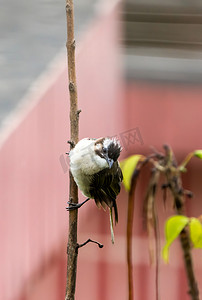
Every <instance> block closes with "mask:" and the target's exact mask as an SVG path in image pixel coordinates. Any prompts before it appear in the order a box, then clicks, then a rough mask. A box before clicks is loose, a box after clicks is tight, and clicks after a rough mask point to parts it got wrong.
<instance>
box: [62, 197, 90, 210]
mask: <svg viewBox="0 0 202 300" xmlns="http://www.w3.org/2000/svg"><path fill="white" fill-rule="evenodd" d="M88 200H90V198H87V199H86V200H85V201H83V202H81V203H72V202H70V201H68V202H67V203H68V204H69V206H68V207H66V210H67V211H71V210H75V209H78V208H79V207H81V206H82V205H83V204H84V203H86V202H87V201H88Z"/></svg>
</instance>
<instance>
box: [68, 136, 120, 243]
mask: <svg viewBox="0 0 202 300" xmlns="http://www.w3.org/2000/svg"><path fill="white" fill-rule="evenodd" d="M121 150H122V149H121V146H120V143H119V141H118V140H116V139H114V138H107V137H106V138H103V137H102V138H98V139H93V138H84V139H82V140H80V141H79V142H78V143H77V144H76V146H75V147H74V148H73V149H72V150H71V151H70V153H69V158H70V171H71V173H72V175H73V177H74V180H75V182H76V184H77V185H78V187H79V189H80V190H81V192H82V193H83V195H84V196H86V197H88V198H87V199H86V200H85V201H84V202H82V203H78V204H76V203H70V202H68V203H69V207H68V208H67V210H68V211H70V210H73V209H77V208H79V207H81V206H82V205H83V204H84V203H85V202H87V201H88V200H90V199H94V200H95V203H96V205H97V207H98V208H100V207H103V209H104V210H106V208H107V207H108V208H109V211H110V229H111V240H112V243H114V231H113V210H114V218H115V224H116V223H117V222H118V210H117V205H116V197H117V195H118V194H119V192H120V186H121V181H122V180H123V175H122V172H121V168H120V166H119V162H118V157H119V155H120V152H121Z"/></svg>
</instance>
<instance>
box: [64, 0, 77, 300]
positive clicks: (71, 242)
mask: <svg viewBox="0 0 202 300" xmlns="http://www.w3.org/2000/svg"><path fill="white" fill-rule="evenodd" d="M66 17H67V44H66V47H67V59H68V77H69V94H70V135H71V141H70V146H71V148H73V147H74V145H75V144H76V143H77V142H78V133H79V111H78V108H77V86H76V68H75V40H74V5H73V0H66ZM69 178H70V192H69V200H70V202H74V203H78V189H77V185H76V184H75V182H74V179H73V177H72V175H71V173H70V174H69ZM76 247H77V210H76V209H75V210H72V211H70V212H69V236H68V245H67V283H66V294H65V300H74V295H75V287H76V270H77V251H76Z"/></svg>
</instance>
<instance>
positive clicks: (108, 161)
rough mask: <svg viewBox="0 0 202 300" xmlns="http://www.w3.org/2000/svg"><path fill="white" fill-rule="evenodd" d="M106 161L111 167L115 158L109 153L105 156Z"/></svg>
mask: <svg viewBox="0 0 202 300" xmlns="http://www.w3.org/2000/svg"><path fill="white" fill-rule="evenodd" d="M105 159H106V162H107V163H108V166H109V168H110V169H111V167H112V166H113V163H114V161H113V159H111V158H109V157H108V156H107V155H106V156H105Z"/></svg>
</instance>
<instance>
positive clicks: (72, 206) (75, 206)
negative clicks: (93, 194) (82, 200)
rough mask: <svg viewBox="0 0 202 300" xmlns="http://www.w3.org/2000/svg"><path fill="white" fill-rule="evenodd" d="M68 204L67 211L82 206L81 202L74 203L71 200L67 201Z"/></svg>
mask: <svg viewBox="0 0 202 300" xmlns="http://www.w3.org/2000/svg"><path fill="white" fill-rule="evenodd" d="M67 204H69V206H68V207H66V210H67V211H71V210H75V209H78V208H79V207H80V206H81V205H80V204H79V203H72V202H69V201H68V202H67Z"/></svg>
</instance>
